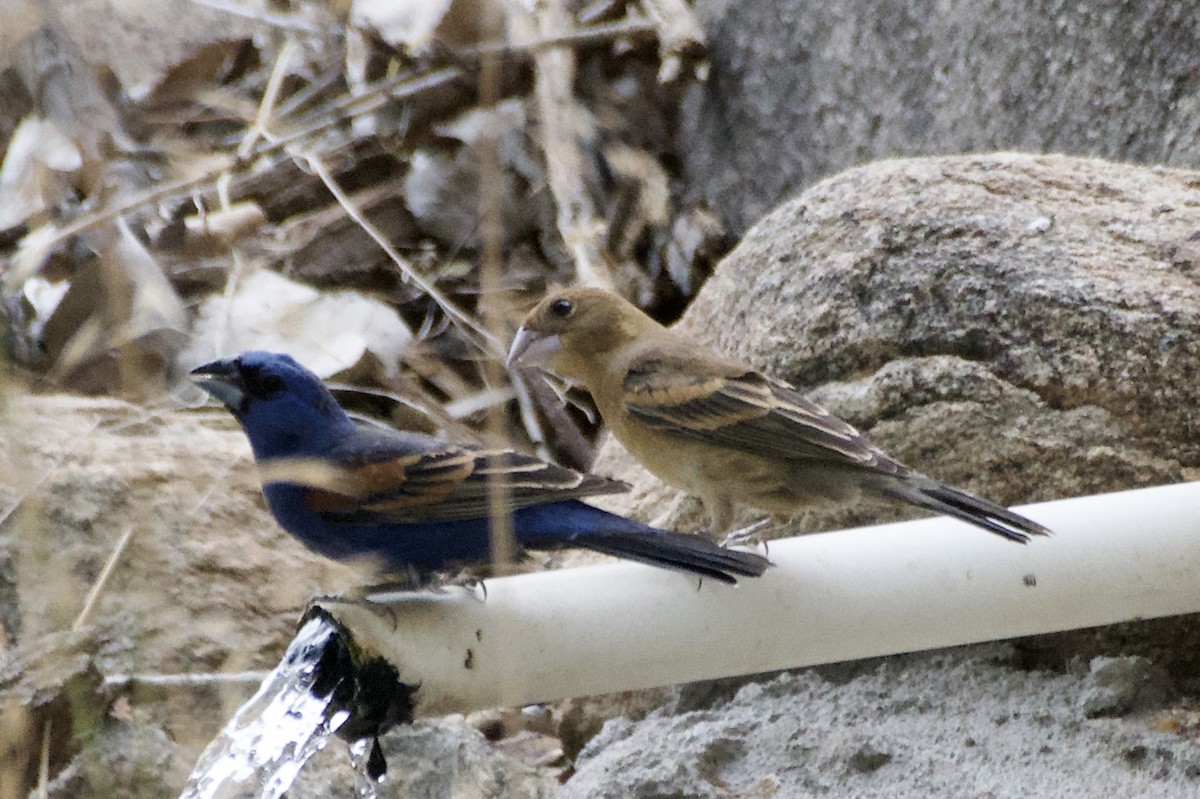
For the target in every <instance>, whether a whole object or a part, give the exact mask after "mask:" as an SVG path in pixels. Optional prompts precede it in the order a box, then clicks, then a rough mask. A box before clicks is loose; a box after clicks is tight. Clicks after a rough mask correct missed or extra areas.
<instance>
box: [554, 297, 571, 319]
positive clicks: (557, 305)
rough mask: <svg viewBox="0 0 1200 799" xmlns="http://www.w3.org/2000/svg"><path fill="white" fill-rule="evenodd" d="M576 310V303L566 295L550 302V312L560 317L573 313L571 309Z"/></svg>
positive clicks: (563, 317) (564, 317)
mask: <svg viewBox="0 0 1200 799" xmlns="http://www.w3.org/2000/svg"><path fill="white" fill-rule="evenodd" d="M574 310H575V303H573V302H571V301H570V300H568V299H567V298H566V297H560V298H558V299H557V300H555V301H554V302H552V303H550V313H552V314H554V315H555V316H557V317H558V318H559V319H566V318H567V317H568V316H570V315H571V311H574Z"/></svg>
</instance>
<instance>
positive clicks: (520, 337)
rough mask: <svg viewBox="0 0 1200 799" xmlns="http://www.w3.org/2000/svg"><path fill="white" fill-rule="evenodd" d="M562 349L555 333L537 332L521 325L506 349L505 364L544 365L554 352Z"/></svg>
mask: <svg viewBox="0 0 1200 799" xmlns="http://www.w3.org/2000/svg"><path fill="white" fill-rule="evenodd" d="M560 349H562V339H561V338H559V337H558V336H557V335H556V334H552V333H539V332H538V331H536V330H527V329H526V328H524V327H522V328H521V329H520V330H518V331H517V335H516V337H515V338H514V339H513V343H512V347H510V348H509V350H508V360H506V361H505V362H504V363H505V366H507V367H508V368H509V369H511V368H513V367H514V366H545V365H546V363H547V362H549V360H550V358H551V357H552V356H553V355H554V353H556V352H558V351H559V350H560Z"/></svg>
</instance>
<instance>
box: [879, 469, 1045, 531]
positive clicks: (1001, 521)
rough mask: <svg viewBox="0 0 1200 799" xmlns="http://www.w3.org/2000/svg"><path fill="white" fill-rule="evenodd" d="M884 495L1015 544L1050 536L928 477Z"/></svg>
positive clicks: (1030, 523) (1039, 527) (1016, 516)
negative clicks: (956, 520) (1031, 538)
mask: <svg viewBox="0 0 1200 799" xmlns="http://www.w3.org/2000/svg"><path fill="white" fill-rule="evenodd" d="M884 493H886V494H888V495H890V496H892V497H893V498H895V499H899V500H903V501H904V502H911V503H912V504H914V505H919V506H920V507H922V508H926V509H928V510H931V511H934V512H935V513H941V514H944V515H946V516H952V517H954V518H955V519H959V520H961V521H964V522H967V523H969V524H973V525H975V526H976V527H982V528H983V529H984V530H987V531H988V532H990V533H995V534H996V535H998V536H1001V537H1002V538H1007V539H1008V540H1009V541H1015V542H1017V543H1018V544H1028V543H1029V538H1030V536H1035V535H1050V530H1049V529H1048V528H1046V527H1043V526H1042V525H1040V524H1038V523H1037V522H1035V521H1033V520H1031V519H1026V518H1025V517H1024V516H1021V515H1020V514H1017V513H1013V512H1012V511H1010V510H1008V509H1007V508H1004V507H1001V506H1000V505H997V504H996V503H995V502H989V501H988V500H986V499H980V498H979V497H976V496H973V495H971V494H968V493H967V492H965V491H960V490H959V489H957V488H952V487H950V486H948V485H944V484H942V483H939V482H937V481H936V480H932V479H930V478H920V477H918V478H915V479H914V478H909V479H908V480H905V481H904V483H903V488H898V487H888V488H886V489H884Z"/></svg>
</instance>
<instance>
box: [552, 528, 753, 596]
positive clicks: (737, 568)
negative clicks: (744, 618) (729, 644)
mask: <svg viewBox="0 0 1200 799" xmlns="http://www.w3.org/2000/svg"><path fill="white" fill-rule="evenodd" d="M571 543H572V544H574V545H575V546H578V547H585V548H587V549H590V550H592V551H594V552H602V553H604V554H605V555H614V556H616V557H618V558H625V559H627V560H636V561H638V562H639V563H645V564H647V565H649V566H658V567H660V568H665V569H674V570H676V571H681V572H687V573H688V574H695V575H697V576H699V577H710V578H712V579H714V580H718V581H720V582H722V583H729V584H731V585H732V584H734V583H736V582H737V577H739V576H740V577H759V576H761V575H762V573H763V572H765V571H766V570H767V567H768V566H770V565H771V561H769V560H767V559H766V558H764V557H763V556H762V555H756V554H755V553H753V552H743V551H741V550H738V549H726V548H725V547H722V546H719V545H717V544H714V543H713V542H712V541H710V540H709V539H708V538H705V537H703V536H700V535H690V534H688V533H672V532H668V531H666V530H656V529H655V528H647V529H646V531H644V532H643V531H629V532H603V533H591V534H589V535H586V536H580V537H579V538H576V539H575V540H574V541H572V542H571Z"/></svg>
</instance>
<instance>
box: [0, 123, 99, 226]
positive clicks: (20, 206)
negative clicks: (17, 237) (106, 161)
mask: <svg viewBox="0 0 1200 799" xmlns="http://www.w3.org/2000/svg"><path fill="white" fill-rule="evenodd" d="M82 166H83V154H82V153H80V152H79V148H78V147H76V146H75V142H74V141H72V140H71V138H70V137H69V136H67V135H66V134H64V133H63V132H62V131H61V130H60V129H59V127H58V126H57V125H55V124H54V123H53V122H51V121H49V120H47V119H42V118H40V117H37V116H27V117H25V119H24V120H22V122H21V124H20V125H19V126H18V127H17V130H16V132H15V133H13V136H12V139H10V140H9V142H8V151H7V152H6V153H5V154H4V163H3V165H0V230H6V229H8V228H11V227H16V226H17V225H19V224H21V223H22V222H24V221H26V220H27V219H30V218H31V217H35V216H38V215H40V214H42V213H43V212H44V211H46V209H48V208H51V207H53V206H54V205H56V204H58V203H59V202H61V201H62V200H63V199H64V196H65V194H66V192H67V190H68V188H69V184H70V180H71V178H72V176H74V174H75V172H76V171H78V170H79V169H80V168H81V167H82Z"/></svg>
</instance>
